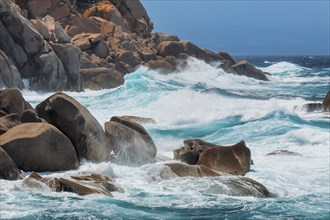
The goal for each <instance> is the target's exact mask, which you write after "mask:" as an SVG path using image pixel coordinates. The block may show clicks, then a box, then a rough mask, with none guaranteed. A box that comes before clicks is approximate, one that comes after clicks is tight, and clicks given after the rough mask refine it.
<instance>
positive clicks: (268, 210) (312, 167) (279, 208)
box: [0, 59, 330, 219]
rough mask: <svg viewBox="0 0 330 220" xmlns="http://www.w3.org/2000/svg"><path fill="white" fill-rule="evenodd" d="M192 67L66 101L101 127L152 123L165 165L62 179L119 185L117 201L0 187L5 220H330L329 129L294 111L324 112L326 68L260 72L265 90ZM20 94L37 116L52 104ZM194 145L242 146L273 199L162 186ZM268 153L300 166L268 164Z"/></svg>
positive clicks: (110, 168) (217, 185) (207, 181)
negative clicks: (320, 105) (169, 169)
mask: <svg viewBox="0 0 330 220" xmlns="http://www.w3.org/2000/svg"><path fill="white" fill-rule="evenodd" d="M189 62H190V63H189V64H188V66H187V67H186V68H185V69H182V70H181V72H179V73H175V74H168V75H163V74H160V73H158V72H157V71H150V70H148V69H146V68H141V69H139V70H137V71H136V72H135V73H132V74H129V75H126V76H125V80H126V82H125V84H124V85H123V86H121V87H119V88H116V89H110V90H101V91H89V90H87V91H85V92H83V93H75V92H69V93H68V94H69V95H70V96H73V97H74V98H75V99H77V100H78V101H79V102H80V103H82V104H83V105H84V106H85V107H87V108H88V110H89V111H90V112H91V113H92V114H93V115H94V116H95V117H96V119H97V120H98V121H99V122H100V124H102V125H103V124H104V122H106V121H108V120H109V119H110V118H111V117H112V116H120V115H138V116H143V117H151V118H153V119H155V120H156V121H157V123H156V124H147V125H145V128H146V129H147V131H148V132H149V134H150V135H151V136H152V138H153V140H154V142H155V144H156V146H157V152H158V155H157V156H158V157H161V158H163V159H165V161H159V162H157V163H155V164H147V165H144V166H142V167H135V168H132V167H127V166H120V165H115V164H112V163H110V162H103V163H99V164H93V163H88V162H83V163H82V165H81V167H80V168H79V169H78V170H72V171H68V172H63V173H61V175H64V176H66V175H72V174H76V173H79V172H86V171H95V172H101V173H104V174H106V175H111V176H112V175H115V176H116V180H117V183H118V185H120V186H121V187H122V188H124V190H125V193H119V192H118V193H114V194H113V195H114V197H113V198H108V197H105V196H101V195H93V196H86V197H80V196H77V195H74V194H71V193H56V192H52V191H50V190H47V189H29V188H23V187H22V181H15V182H10V181H4V180H0V201H1V204H4V205H2V206H1V207H0V211H1V218H5V219H6V218H69V217H70V218H116V217H118V218H124V219H125V218H129V217H132V216H134V218H140V219H142V218H143V219H147V218H150V219H154V218H163V219H174V218H175V219H184V218H213V219H215V218H231V219H235V218H237V219H248V218H254V219H255V218H261V219H269V218H273V219H278V218H283V219H287V218H303V219H311V218H321V219H326V218H328V217H329V205H330V201H329V193H330V192H329V187H330V186H329V182H330V179H329V178H330V177H329V172H330V169H329V163H330V161H329V158H330V153H329V152H330V149H329V148H330V140H329V129H330V128H329V119H326V118H323V117H319V116H320V115H317V114H315V113H313V115H314V116H313V117H310V114H308V113H304V112H302V111H301V110H299V108H298V109H297V108H295V106H297V107H299V106H302V105H303V104H305V103H306V102H310V101H313V102H314V101H315V102H322V99H323V98H324V96H325V95H326V93H327V91H328V89H329V84H330V82H329V77H328V76H329V74H330V72H329V71H330V70H329V68H319V67H317V68H312V67H309V68H305V67H302V66H299V65H297V64H294V63H289V62H281V63H275V64H271V63H269V64H267V65H269V66H268V67H265V69H264V70H265V71H269V72H270V73H271V74H272V76H271V77H272V79H273V80H272V81H269V82H261V81H258V80H254V79H250V78H247V77H245V76H236V75H233V74H228V73H225V72H223V71H222V70H219V69H217V68H215V67H213V66H211V65H208V64H205V63H203V62H201V61H198V60H194V59H192V60H190V61H189ZM23 94H24V97H25V98H26V99H27V100H28V101H29V102H30V103H31V104H32V105H33V106H36V105H37V104H38V103H40V102H41V101H43V100H44V99H46V98H47V97H48V96H49V95H50V94H40V93H37V92H32V91H27V90H26V91H23ZM190 138H202V139H204V140H205V141H209V142H212V143H215V144H220V145H229V144H234V143H236V142H238V141H240V140H244V141H245V142H246V144H247V146H248V147H249V148H250V149H251V153H252V159H253V161H254V166H252V170H251V171H250V172H249V173H247V174H246V177H249V178H252V179H255V180H257V181H258V182H260V183H262V184H263V185H265V186H266V187H267V188H268V190H269V191H270V192H271V193H272V194H273V196H274V197H273V198H269V199H265V198H256V197H251V196H250V195H248V196H246V195H245V196H244V195H238V194H235V193H236V192H235V191H233V190H232V189H231V188H230V187H229V186H226V184H225V179H226V177H204V178H193V177H185V178H169V179H163V178H161V177H160V172H161V170H162V167H163V166H164V165H163V164H164V163H166V162H172V161H171V160H170V159H171V158H173V153H172V150H174V149H177V148H178V147H181V146H182V141H183V140H185V139H190ZM274 150H290V151H293V152H297V153H299V154H301V155H302V156H288V155H276V156H266V154H268V153H270V152H272V151H274ZM166 158H168V159H166ZM44 175H45V176H56V175H59V174H54V173H46V174H44Z"/></svg>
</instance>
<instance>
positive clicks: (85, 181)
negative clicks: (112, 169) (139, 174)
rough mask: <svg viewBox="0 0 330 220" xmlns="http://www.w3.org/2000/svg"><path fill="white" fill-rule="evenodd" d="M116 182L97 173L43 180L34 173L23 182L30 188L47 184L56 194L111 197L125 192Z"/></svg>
mask: <svg viewBox="0 0 330 220" xmlns="http://www.w3.org/2000/svg"><path fill="white" fill-rule="evenodd" d="M114 182H115V180H114V179H112V178H110V177H108V176H104V175H101V174H97V173H86V174H85V173H84V174H81V175H80V176H70V177H65V178H64V177H59V178H56V177H55V178H43V177H41V176H40V175H39V174H37V173H35V172H32V173H31V174H30V176H29V177H28V178H26V179H25V180H24V182H23V184H24V185H25V186H28V187H40V188H41V185H40V184H45V185H47V186H48V187H49V188H51V189H52V190H53V191H55V192H72V193H76V194H78V195H81V196H84V195H90V194H104V195H108V196H111V192H114V191H119V192H124V190H123V189H122V188H120V187H119V186H118V185H117V184H115V183H114Z"/></svg>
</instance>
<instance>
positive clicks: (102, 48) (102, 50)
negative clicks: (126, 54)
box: [93, 41, 110, 58]
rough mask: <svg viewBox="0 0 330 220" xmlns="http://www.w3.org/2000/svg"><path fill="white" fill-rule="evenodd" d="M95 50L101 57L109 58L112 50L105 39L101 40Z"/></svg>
mask: <svg viewBox="0 0 330 220" xmlns="http://www.w3.org/2000/svg"><path fill="white" fill-rule="evenodd" d="M93 52H94V53H95V54H96V55H97V56H99V57H101V58H107V56H108V55H109V52H110V50H109V48H108V46H107V45H106V43H105V42H104V41H100V42H99V43H98V44H97V45H96V47H95V48H94V50H93Z"/></svg>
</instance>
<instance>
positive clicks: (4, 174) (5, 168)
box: [0, 147, 23, 180]
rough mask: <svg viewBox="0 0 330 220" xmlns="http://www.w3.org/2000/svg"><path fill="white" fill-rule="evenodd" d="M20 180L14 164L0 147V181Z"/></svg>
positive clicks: (20, 176) (20, 177) (18, 171)
mask: <svg viewBox="0 0 330 220" xmlns="http://www.w3.org/2000/svg"><path fill="white" fill-rule="evenodd" d="M22 178H23V176H22V174H21V171H20V170H19V169H18V167H17V166H16V164H15V162H14V161H13V160H12V159H11V157H10V156H9V155H8V154H7V152H6V151H5V150H3V149H2V147H0V179H5V180H18V179H22Z"/></svg>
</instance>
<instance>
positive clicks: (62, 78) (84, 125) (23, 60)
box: [0, 0, 330, 198]
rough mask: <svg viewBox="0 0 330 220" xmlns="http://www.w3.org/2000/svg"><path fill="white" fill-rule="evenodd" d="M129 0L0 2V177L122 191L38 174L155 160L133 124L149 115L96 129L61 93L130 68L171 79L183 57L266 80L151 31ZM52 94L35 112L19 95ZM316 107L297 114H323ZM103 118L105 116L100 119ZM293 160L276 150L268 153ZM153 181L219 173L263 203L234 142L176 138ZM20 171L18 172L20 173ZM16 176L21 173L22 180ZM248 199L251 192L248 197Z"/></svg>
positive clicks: (109, 180)
mask: <svg viewBox="0 0 330 220" xmlns="http://www.w3.org/2000/svg"><path fill="white" fill-rule="evenodd" d="M152 29H153V24H152V22H151V20H150V18H149V17H148V15H147V12H146V11H145V9H144V7H143V5H142V4H141V2H140V1H138V0H121V1H119V0H109V1H96V0H94V1H84V0H28V1H25V0H16V1H15V2H13V1H10V0H3V1H1V2H0V55H1V56H0V88H6V89H3V90H0V179H5V180H22V179H23V183H24V185H25V186H27V187H36V188H40V187H43V186H45V185H46V186H47V187H49V188H50V189H51V190H53V191H56V192H63V191H64V192H73V193H76V194H78V195H89V194H94V193H96V194H104V195H108V196H111V195H112V194H111V192H114V191H116V192H123V191H124V190H123V189H122V188H121V187H120V185H118V183H117V182H116V180H115V177H114V176H106V175H103V174H100V173H81V174H80V175H72V176H65V177H63V176H61V175H60V173H59V175H58V176H57V177H54V178H50V177H42V176H41V175H39V174H38V173H43V172H54V173H57V172H62V171H68V170H75V169H79V167H80V165H81V164H82V163H83V162H84V161H87V162H92V163H100V162H108V161H111V163H114V164H119V165H124V166H129V167H141V166H143V165H145V164H151V163H156V162H159V159H158V158H157V146H156V145H155V143H154V141H153V140H152V138H151V136H150V135H149V134H148V132H147V130H146V129H145V128H144V127H143V124H144V123H156V122H155V121H154V120H153V119H151V118H142V117H138V116H130V115H125V116H113V117H111V119H110V120H109V121H107V122H106V123H105V124H104V126H102V125H100V124H99V122H98V121H97V120H96V119H95V118H94V116H93V115H92V114H91V113H90V112H89V111H88V109H87V108H85V107H84V106H82V105H81V104H80V103H79V102H78V101H77V100H75V99H73V98H72V97H70V96H69V95H67V94H66V93H64V92H62V91H77V92H81V91H83V90H84V89H91V90H99V89H107V88H115V87H118V86H120V85H122V84H124V76H125V75H126V74H129V73H132V72H134V71H135V70H136V69H137V68H139V66H146V67H148V68H151V69H158V70H159V72H162V73H163V74H171V73H175V71H176V70H177V69H178V68H181V67H182V66H184V65H185V64H186V61H187V59H188V58H189V57H194V58H197V59H200V60H203V61H205V62H206V63H209V64H212V65H216V66H217V67H218V68H221V69H223V70H224V71H225V72H227V73H229V74H237V75H245V76H247V77H252V78H255V79H257V80H269V79H268V76H269V74H268V73H265V72H262V71H261V70H258V69H257V68H255V67H254V66H253V65H251V64H249V63H248V62H246V61H236V60H234V59H233V58H232V57H231V56H230V55H229V54H228V53H226V52H217V53H215V52H211V51H209V50H206V49H201V48H199V47H198V46H196V45H194V44H193V43H191V42H188V41H185V40H181V39H179V38H178V37H177V36H172V35H171V36H170V35H166V34H163V33H153V32H152ZM23 80H27V81H28V85H29V89H32V90H35V91H42V92H56V93H54V94H53V95H51V96H50V97H48V98H47V99H45V100H44V101H42V102H41V103H39V104H38V105H37V106H36V107H35V108H34V107H32V106H31V105H30V104H29V103H28V102H27V101H26V100H25V99H24V97H23V95H22V93H21V92H20V90H21V89H24V88H25V85H24V83H23ZM329 106H330V92H328V94H327V96H326V98H325V99H324V101H323V103H311V104H306V105H305V106H303V107H302V108H303V109H305V110H306V111H324V112H329ZM109 117H110V116H109ZM281 154H282V155H294V156H297V155H299V154H298V153H295V152H286V151H278V152H272V153H270V154H269V155H281ZM173 155H174V157H173V160H172V159H170V160H169V161H166V162H164V163H163V164H162V168H161V169H162V172H161V173H162V175H161V178H163V179H168V178H180V177H188V176H189V177H196V178H201V177H210V176H229V177H230V178H232V177H233V178H232V179H230V181H232V184H233V185H235V186H236V187H237V188H238V191H237V195H254V196H258V197H265V198H266V197H271V196H272V194H271V193H270V192H269V191H268V190H267V188H266V187H265V186H263V185H262V184H261V183H259V182H257V181H255V180H252V179H250V178H247V177H244V175H245V174H246V173H248V172H249V171H250V170H251V166H252V165H253V161H252V156H251V151H250V149H249V148H248V146H247V145H246V143H245V142H244V141H241V142H239V143H237V144H234V145H231V146H220V145H215V144H212V143H208V142H205V141H203V140H200V139H190V140H184V141H183V146H182V147H180V148H178V149H177V150H174V152H173ZM22 171H23V172H22ZM24 172H31V174H30V175H29V176H24ZM253 192H256V193H253Z"/></svg>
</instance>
